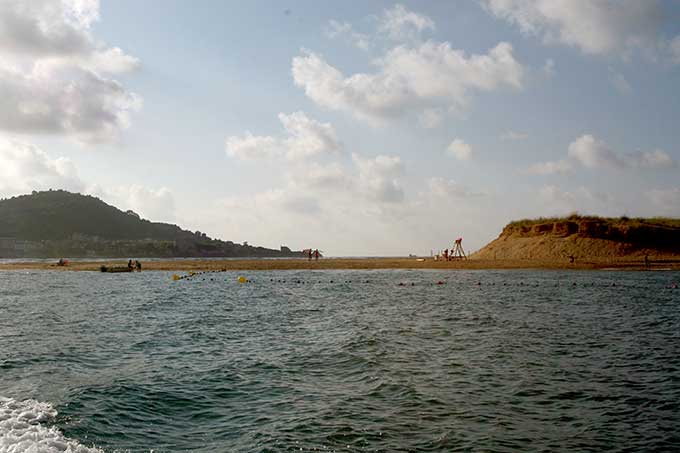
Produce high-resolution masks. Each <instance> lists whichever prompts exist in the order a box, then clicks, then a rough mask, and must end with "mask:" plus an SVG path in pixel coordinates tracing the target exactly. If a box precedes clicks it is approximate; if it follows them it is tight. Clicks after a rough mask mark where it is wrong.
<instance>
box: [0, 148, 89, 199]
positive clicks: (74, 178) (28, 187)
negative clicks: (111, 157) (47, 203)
mask: <svg viewBox="0 0 680 453" xmlns="http://www.w3.org/2000/svg"><path fill="white" fill-rule="evenodd" d="M84 187H85V185H84V183H83V181H82V180H81V179H80V176H79V175H78V170H77V169H76V167H75V165H74V164H73V162H72V161H71V160H70V159H68V158H65V157H58V158H56V159H53V158H51V157H49V156H48V155H47V153H45V152H44V151H43V150H41V149H40V148H38V147H37V146H35V145H32V144H30V143H25V142H22V141H18V140H15V139H7V138H2V137H0V195H2V196H4V197H7V196H14V195H21V194H25V193H29V192H31V191H33V190H47V189H64V190H69V191H76V192H78V191H82V190H83V189H84Z"/></svg>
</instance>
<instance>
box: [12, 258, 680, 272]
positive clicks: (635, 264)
mask: <svg viewBox="0 0 680 453" xmlns="http://www.w3.org/2000/svg"><path fill="white" fill-rule="evenodd" d="M649 259H650V263H649V269H651V270H662V269H673V270H680V259H678V258H676V257H672V258H663V257H660V258H658V259H655V258H654V257H652V256H650V257H649ZM141 261H142V265H143V271H210V270H234V271H236V270H304V269H309V270H320V269H452V270H453V269H639V270H644V269H646V267H645V264H644V261H643V260H642V259H639V258H636V259H631V258H628V259H625V258H624V259H603V260H590V261H589V260H576V262H575V263H570V262H569V260H567V259H561V260H538V259H499V260H493V259H468V260H459V261H435V260H434V259H432V258H426V259H422V258H421V259H416V258H323V259H320V260H319V261H308V260H306V259H299V258H297V259H275V260H272V259H239V260H234V259H229V260H214V259H211V260H201V259H193V258H187V259H183V260H176V259H175V260H167V261H164V260H154V261H145V260H143V259H142V260H141ZM103 264H104V265H106V266H126V265H127V260H115V259H114V260H111V261H106V262H102V261H91V262H87V261H82V262H81V261H79V262H71V263H69V265H68V266H57V265H56V263H36V262H23V263H22V262H12V263H0V270H31V269H35V270H37V269H42V270H45V269H49V270H55V271H97V272H98V271H99V268H100V267H101V266H102V265H103Z"/></svg>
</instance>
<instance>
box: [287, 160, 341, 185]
mask: <svg viewBox="0 0 680 453" xmlns="http://www.w3.org/2000/svg"><path fill="white" fill-rule="evenodd" d="M288 179H289V181H290V184H291V185H293V186H300V187H304V188H312V189H315V190H320V191H325V190H338V189H345V188H347V187H348V186H349V185H350V179H349V177H348V176H347V175H346V173H345V171H344V170H343V168H342V167H341V166H340V164H338V163H337V162H333V163H331V164H328V165H321V164H318V163H316V162H311V163H308V164H306V165H302V166H299V167H296V168H294V170H293V173H292V174H291V175H289V178H288Z"/></svg>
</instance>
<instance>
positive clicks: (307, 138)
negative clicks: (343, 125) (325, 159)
mask: <svg viewBox="0 0 680 453" xmlns="http://www.w3.org/2000/svg"><path fill="white" fill-rule="evenodd" d="M279 120H280V121H281V124H283V127H284V128H285V129H286V132H288V135H289V137H288V138H287V139H286V140H285V142H284V145H285V148H286V154H287V156H288V158H289V159H299V158H305V157H311V156H314V155H317V154H322V153H337V152H339V151H340V150H341V149H342V145H341V144H340V141H339V140H338V136H337V134H336V133H335V129H334V128H333V126H331V124H330V123H320V122H318V121H315V120H312V119H309V118H307V115H305V114H304V113H303V112H295V113H291V114H290V115H285V114H283V113H279Z"/></svg>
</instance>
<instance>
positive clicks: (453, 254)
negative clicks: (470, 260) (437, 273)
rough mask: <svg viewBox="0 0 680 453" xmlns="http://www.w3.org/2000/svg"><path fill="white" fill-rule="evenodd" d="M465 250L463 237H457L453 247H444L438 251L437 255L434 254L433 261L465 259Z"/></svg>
mask: <svg viewBox="0 0 680 453" xmlns="http://www.w3.org/2000/svg"><path fill="white" fill-rule="evenodd" d="M465 258H467V257H466V256H465V252H464V251H463V238H458V239H456V240H455V241H454V243H453V247H451V249H450V250H449V249H444V250H442V251H440V252H439V253H438V254H437V255H434V259H435V261H439V260H443V261H451V260H457V259H465Z"/></svg>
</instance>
